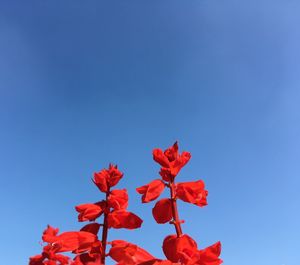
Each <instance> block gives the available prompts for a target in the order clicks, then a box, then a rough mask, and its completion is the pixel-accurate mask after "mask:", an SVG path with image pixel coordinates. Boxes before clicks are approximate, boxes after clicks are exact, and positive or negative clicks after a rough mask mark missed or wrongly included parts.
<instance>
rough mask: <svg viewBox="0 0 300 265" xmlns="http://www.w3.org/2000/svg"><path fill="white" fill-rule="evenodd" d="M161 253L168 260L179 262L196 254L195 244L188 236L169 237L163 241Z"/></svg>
mask: <svg viewBox="0 0 300 265" xmlns="http://www.w3.org/2000/svg"><path fill="white" fill-rule="evenodd" d="M163 251H164V253H165V255H166V257H167V259H168V260H170V261H172V262H179V261H182V260H183V259H184V257H185V256H188V257H190V256H192V255H193V254H194V253H195V252H197V243H196V242H195V241H194V239H192V238H191V237H190V236H188V235H182V236H180V237H177V235H169V236H167V237H166V238H165V239H164V242H163Z"/></svg>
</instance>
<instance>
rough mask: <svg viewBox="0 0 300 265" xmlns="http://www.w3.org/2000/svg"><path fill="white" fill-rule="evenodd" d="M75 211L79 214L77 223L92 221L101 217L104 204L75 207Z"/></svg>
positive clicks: (87, 204)
mask: <svg viewBox="0 0 300 265" xmlns="http://www.w3.org/2000/svg"><path fill="white" fill-rule="evenodd" d="M75 209H76V211H77V212H79V215H78V221H79V222H84V221H94V220H96V218H98V217H99V216H101V214H102V213H103V211H104V209H105V203H103V202H99V203H86V204H80V205H77V206H76V207H75Z"/></svg>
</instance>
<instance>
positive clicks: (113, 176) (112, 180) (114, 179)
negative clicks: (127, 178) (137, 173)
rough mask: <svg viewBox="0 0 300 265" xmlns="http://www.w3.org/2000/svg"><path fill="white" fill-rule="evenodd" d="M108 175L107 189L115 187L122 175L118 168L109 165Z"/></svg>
mask: <svg viewBox="0 0 300 265" xmlns="http://www.w3.org/2000/svg"><path fill="white" fill-rule="evenodd" d="M108 174H109V178H108V180H107V182H108V185H109V187H113V186H115V185H117V184H118V182H119V181H120V179H121V178H122V177H123V173H122V172H121V171H120V170H119V169H118V166H115V165H113V164H110V165H109V168H108Z"/></svg>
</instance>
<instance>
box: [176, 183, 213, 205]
mask: <svg viewBox="0 0 300 265" xmlns="http://www.w3.org/2000/svg"><path fill="white" fill-rule="evenodd" d="M204 187H205V185H204V182H203V181H202V180H198V181H194V182H182V183H177V185H176V195H177V197H178V198H179V199H181V200H183V201H185V202H189V203H193V204H196V205H198V206H200V207H203V206H205V205H207V201H206V196H207V194H208V191H207V190H205V189H204Z"/></svg>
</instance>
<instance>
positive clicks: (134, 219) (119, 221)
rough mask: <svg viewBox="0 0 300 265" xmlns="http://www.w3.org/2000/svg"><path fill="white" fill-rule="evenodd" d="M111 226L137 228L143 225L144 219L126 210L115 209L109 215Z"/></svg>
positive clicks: (109, 225) (109, 224)
mask: <svg viewBox="0 0 300 265" xmlns="http://www.w3.org/2000/svg"><path fill="white" fill-rule="evenodd" d="M107 220H108V227H109V228H111V227H112V228H116V229H119V228H127V229H135V228H138V227H140V226H141V225H142V222H143V220H142V219H141V218H139V217H138V216H137V215H135V214H134V213H131V212H127V211H124V210H119V211H113V212H111V213H110V214H109V215H108V219H107Z"/></svg>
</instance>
